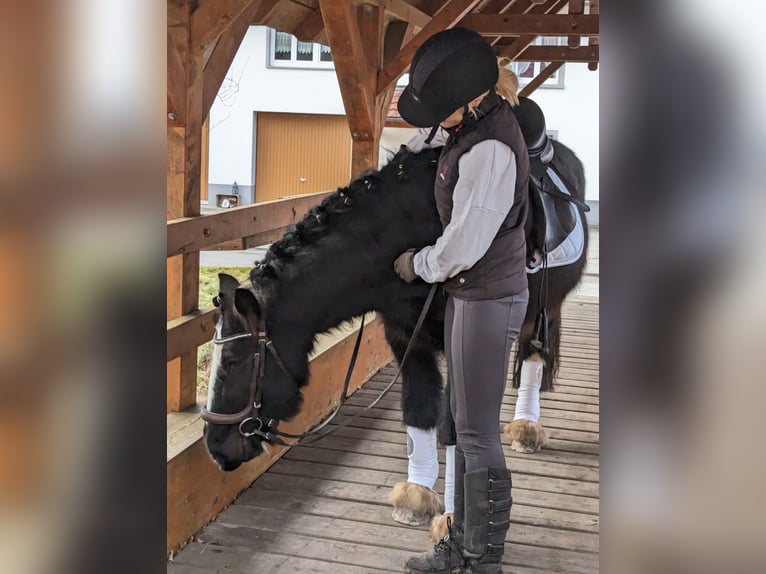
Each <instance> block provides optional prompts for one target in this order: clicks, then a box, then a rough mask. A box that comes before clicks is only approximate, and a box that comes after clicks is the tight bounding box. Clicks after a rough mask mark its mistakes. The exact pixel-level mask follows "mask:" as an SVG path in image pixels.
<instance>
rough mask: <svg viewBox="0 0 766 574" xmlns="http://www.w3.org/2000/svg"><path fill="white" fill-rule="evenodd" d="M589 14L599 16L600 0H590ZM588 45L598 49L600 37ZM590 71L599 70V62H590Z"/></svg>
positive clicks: (592, 39) (589, 41)
mask: <svg viewBox="0 0 766 574" xmlns="http://www.w3.org/2000/svg"><path fill="white" fill-rule="evenodd" d="M588 12H589V13H590V14H598V0H590V4H589V7H588ZM588 45H590V46H596V47H597V48H598V36H596V37H591V38H589V39H588ZM588 69H589V70H591V71H594V70H598V62H589V63H588Z"/></svg>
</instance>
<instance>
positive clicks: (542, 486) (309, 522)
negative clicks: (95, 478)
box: [168, 295, 599, 574]
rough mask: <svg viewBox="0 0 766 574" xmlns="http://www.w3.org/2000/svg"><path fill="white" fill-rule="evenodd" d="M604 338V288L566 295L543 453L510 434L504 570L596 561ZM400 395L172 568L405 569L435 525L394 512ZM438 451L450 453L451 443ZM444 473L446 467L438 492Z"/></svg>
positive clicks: (322, 447) (339, 573)
mask: <svg viewBox="0 0 766 574" xmlns="http://www.w3.org/2000/svg"><path fill="white" fill-rule="evenodd" d="M598 348H599V346H598V299H597V298H595V297H587V296H581V295H578V296H575V297H574V298H572V299H571V300H570V301H569V302H568V303H567V304H566V306H565V316H564V330H563V349H562V350H563V357H562V366H561V370H560V373H559V377H558V387H557V391H556V392H554V393H548V394H547V395H543V397H544V398H543V399H542V401H541V415H542V417H541V423H542V424H543V425H544V426H545V427H546V429H547V430H548V432H549V435H550V440H549V443H548V445H547V446H546V447H545V448H544V449H543V450H542V451H541V452H539V453H536V454H533V455H522V454H517V453H515V452H513V451H511V449H510V448H509V447H508V446H507V445H505V446H504V448H505V454H506V460H507V461H508V465H509V466H510V468H511V469H512V470H513V499H514V505H513V509H512V514H511V521H512V524H511V528H510V530H509V532H508V536H507V539H506V540H507V543H508V544H507V545H506V554H505V557H504V563H505V566H504V570H505V571H506V572H514V573H519V574H524V573H536V574H541V573H542V572H567V573H583V574H588V573H593V572H598V547H599V540H598V529H599V519H598V506H599V454H598V453H599V426H598V420H599V415H598V411H599V397H598ZM393 374H394V367H393V366H392V365H389V366H388V367H386V368H384V369H382V370H381V371H380V372H379V373H378V374H377V375H375V376H374V377H373V378H372V379H371V380H370V381H369V382H367V383H366V384H365V385H364V387H363V388H362V389H360V390H359V391H358V392H357V393H355V394H354V396H353V397H352V398H351V399H350V401H349V406H348V407H347V408H346V409H345V410H344V412H345V414H355V413H356V412H359V411H360V410H361V408H362V406H363V405H366V404H367V403H368V402H369V401H370V400H372V398H373V397H374V396H375V394H376V392H377V391H379V390H380V389H382V388H383V387H384V386H385V384H386V382H387V381H389V380H390V378H391V377H392V376H393ZM400 396H401V395H400V388H399V387H395V388H394V389H393V390H392V391H391V392H390V393H389V395H388V396H387V397H386V398H385V399H384V400H383V401H381V403H380V404H379V405H378V406H377V407H376V408H375V409H373V410H372V411H371V412H370V413H369V415H368V416H366V417H363V418H360V419H358V420H357V421H356V422H354V423H353V424H352V426H350V427H347V428H344V429H341V430H339V431H338V432H337V433H336V434H334V435H332V436H330V437H327V438H325V439H323V440H321V441H320V442H318V443H317V444H315V445H312V446H304V447H296V448H293V449H291V450H290V452H288V453H287V454H286V455H285V456H284V457H283V458H282V459H281V460H280V461H279V462H277V463H276V464H275V465H274V466H273V467H272V468H271V469H270V470H269V471H268V472H267V473H266V474H264V475H263V476H262V477H260V478H259V479H258V480H257V481H256V482H255V483H253V485H252V486H251V487H250V488H249V489H248V490H246V491H245V492H244V493H243V494H242V495H241V496H240V497H239V499H238V500H237V501H236V502H235V503H234V504H232V505H231V506H230V507H229V508H228V509H226V510H225V511H224V512H223V513H222V514H221V515H220V516H219V517H218V518H217V519H216V520H215V521H214V522H213V523H211V524H209V525H208V526H207V527H206V528H205V529H203V531H202V532H201V533H199V535H198V536H197V538H196V541H195V542H192V543H190V544H189V545H188V546H187V547H186V548H184V549H183V550H182V551H181V552H180V553H179V554H178V555H177V556H176V557H175V558H174V560H173V562H171V563H169V565H168V572H170V573H172V574H203V573H214V572H216V573H217V572H227V573H233V574H236V573H237V572H241V573H247V574H261V573H266V572H278V573H295V572H299V573H302V572H327V573H330V572H332V573H335V574H345V573H352V572H356V573H358V572H369V573H376V572H401V571H402V564H403V562H404V560H405V559H406V558H407V557H408V556H410V555H412V554H413V553H415V552H420V551H423V550H426V549H428V548H429V547H430V543H429V542H428V539H427V536H426V532H425V528H420V529H416V528H409V527H405V526H401V525H398V524H397V523H395V522H394V521H393V520H392V519H391V509H390V507H389V506H388V504H387V503H386V497H387V495H388V493H389V491H390V489H391V486H393V485H394V484H395V483H397V482H399V481H401V480H405V479H406V476H407V474H406V472H407V458H406V447H405V444H406V443H405V436H406V435H405V433H404V430H403V427H402V424H401V412H400V409H399V399H400ZM515 399H516V392H515V390H514V389H512V388H510V385H508V388H507V390H506V396H505V399H504V401H503V407H502V413H501V417H502V422H503V423H506V422H508V421H510V420H511V419H512V418H513V409H514V404H515ZM439 456H440V460H441V461H442V463H443V451H440V455H439ZM443 469H444V467H443V464H442V467H441V471H442V473H443ZM443 484H444V483H443V479H442V478H440V479H439V481H438V482H437V484H436V489H437V490H438V491H439V492H442V491H443Z"/></svg>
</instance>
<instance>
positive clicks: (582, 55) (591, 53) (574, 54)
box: [515, 46, 599, 62]
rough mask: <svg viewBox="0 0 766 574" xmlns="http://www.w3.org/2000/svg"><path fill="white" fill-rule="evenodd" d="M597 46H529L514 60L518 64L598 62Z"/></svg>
mask: <svg viewBox="0 0 766 574" xmlns="http://www.w3.org/2000/svg"><path fill="white" fill-rule="evenodd" d="M598 54H599V51H598V46H578V47H577V48H567V47H566V46H530V47H529V48H527V49H526V50H524V51H523V52H521V54H519V56H518V58H515V59H516V60H518V61H520V62H598Z"/></svg>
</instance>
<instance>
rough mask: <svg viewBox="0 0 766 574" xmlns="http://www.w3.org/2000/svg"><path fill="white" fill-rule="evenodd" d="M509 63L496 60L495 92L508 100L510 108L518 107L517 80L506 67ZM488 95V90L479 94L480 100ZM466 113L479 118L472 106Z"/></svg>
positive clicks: (503, 58)
mask: <svg viewBox="0 0 766 574" xmlns="http://www.w3.org/2000/svg"><path fill="white" fill-rule="evenodd" d="M510 63H511V59H510V58H506V57H502V58H498V59H497V83H496V84H495V91H496V92H497V93H498V94H500V95H501V96H502V97H503V98H505V99H506V100H508V103H509V104H511V106H518V105H519V96H518V95H517V92H518V91H519V78H518V76H517V75H516V73H515V72H514V71H513V70H511V69H510V68H509V67H508V66H509V65H510ZM488 93H489V90H487V91H486V92H484V93H483V94H481V96H480V97H481V99H482V100H483V99H484V97H485V96H486V95H487V94H488ZM468 113H469V114H471V117H473V119H476V118H477V117H479V114H478V112H477V111H476V108H475V107H474V106H469V107H468Z"/></svg>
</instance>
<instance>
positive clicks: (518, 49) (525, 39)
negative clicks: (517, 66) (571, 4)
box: [497, 0, 568, 60]
mask: <svg viewBox="0 0 766 574" xmlns="http://www.w3.org/2000/svg"><path fill="white" fill-rule="evenodd" d="M567 2H568V0H558V2H552V3H550V4H545V3H543V4H532V3H530V5H529V8H528V10H527V11H526V12H525V13H527V14H557V13H558V12H559V10H561V9H562V8H563V7H564V6H566V4H567ZM536 38H537V35H536V34H522V35H521V36H518V37H517V38H516V39H515V40H514V41H513V42H511V44H510V45H508V46H507V47H503V48H500V49H499V50H497V55H498V56H503V57H506V58H509V59H511V60H515V59H517V58H518V56H519V54H521V53H522V52H523V51H524V50H525V49H526V48H527V47H528V46H529V45H530V44H531V43H532V42H534V41H535V39H536Z"/></svg>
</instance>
